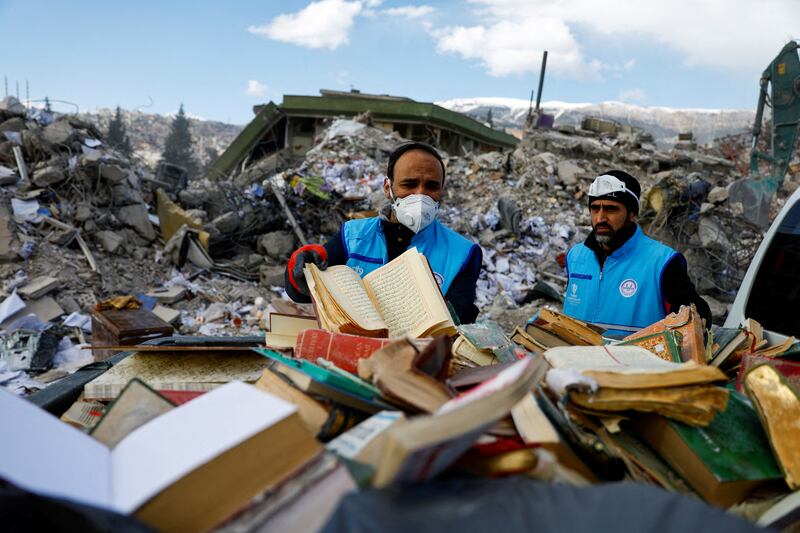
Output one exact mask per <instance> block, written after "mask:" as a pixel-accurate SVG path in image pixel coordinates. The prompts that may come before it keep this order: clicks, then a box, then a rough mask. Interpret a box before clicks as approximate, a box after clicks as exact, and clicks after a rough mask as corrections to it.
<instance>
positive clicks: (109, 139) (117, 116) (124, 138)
mask: <svg viewBox="0 0 800 533" xmlns="http://www.w3.org/2000/svg"><path fill="white" fill-rule="evenodd" d="M106 143H108V145H109V146H110V147H111V148H114V149H116V150H119V151H120V152H121V153H122V154H124V155H125V156H126V157H130V156H131V154H132V153H133V147H131V140H130V138H128V132H127V129H126V128H125V122H124V121H123V120H122V110H121V109H120V108H119V106H117V111H116V113H114V118H113V119H111V122H109V123H108V133H107V134H106Z"/></svg>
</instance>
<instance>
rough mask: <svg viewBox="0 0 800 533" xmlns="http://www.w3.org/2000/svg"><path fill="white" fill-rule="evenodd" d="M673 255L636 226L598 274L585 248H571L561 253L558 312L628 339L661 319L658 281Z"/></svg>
mask: <svg viewBox="0 0 800 533" xmlns="http://www.w3.org/2000/svg"><path fill="white" fill-rule="evenodd" d="M676 254H677V252H676V251H675V250H673V249H672V248H670V247H669V246H665V245H664V244H661V243H660V242H658V241H655V240H653V239H651V238H649V237H647V236H646V235H645V234H644V233H642V230H641V229H640V228H638V227H637V228H636V232H635V233H634V234H633V236H632V237H631V238H630V239H628V240H627V241H626V242H625V244H623V245H622V246H620V247H619V248H618V249H616V250H614V251H613V252H612V253H611V255H609V256H608V257H607V258H606V260H605V263H604V264H603V268H602V270H601V269H600V263H599V262H598V261H597V257H596V256H595V254H594V252H593V251H592V250H591V249H590V248H589V247H587V246H586V245H585V244H583V243H581V244H578V245H576V246H573V247H572V249H571V250H570V251H569V253H568V254H567V273H568V276H569V283H568V284H567V293H566V295H565V297H564V313H565V314H567V315H569V316H572V317H575V318H577V319H579V320H584V321H586V322H592V323H595V324H599V325H602V326H603V327H605V328H606V329H608V330H609V331H608V333H610V334H612V335H629V334H630V333H631V331H634V330H636V329H640V328H643V327H645V326H649V325H650V324H652V323H653V322H657V321H659V320H661V319H662V318H664V316H666V311H665V308H664V299H663V297H662V294H661V277H662V274H663V273H664V268H665V267H666V266H667V264H668V263H669V262H670V260H671V259H672V258H673V257H674V256H675V255H676ZM614 326H619V327H620V328H622V329H615V328H614ZM626 328H627V329H626Z"/></svg>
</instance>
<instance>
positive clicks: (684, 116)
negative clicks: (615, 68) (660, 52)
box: [436, 97, 755, 144]
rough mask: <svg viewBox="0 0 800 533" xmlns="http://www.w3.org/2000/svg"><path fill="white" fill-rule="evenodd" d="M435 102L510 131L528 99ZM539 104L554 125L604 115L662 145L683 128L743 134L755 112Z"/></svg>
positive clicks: (701, 133) (704, 138) (703, 138)
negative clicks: (552, 117) (648, 135)
mask: <svg viewBox="0 0 800 533" xmlns="http://www.w3.org/2000/svg"><path fill="white" fill-rule="evenodd" d="M436 104H437V105H440V106H442V107H444V108H447V109H451V110H453V111H458V112H460V113H464V114H466V115H469V116H471V117H473V118H476V119H478V120H481V121H486V118H487V115H488V113H489V110H491V112H492V115H491V117H492V123H493V125H494V127H495V128H505V129H506V130H507V131H509V132H510V133H513V132H514V131H515V130H521V129H522V127H523V125H524V124H525V117H526V116H527V114H528V107H529V102H528V100H522V99H516V98H498V97H484V98H455V99H452V100H446V101H443V102H436ZM541 107H542V108H543V109H544V111H545V112H546V113H549V114H552V115H555V117H556V122H555V123H556V125H562V124H565V125H572V126H578V125H580V123H581V120H582V119H583V118H584V117H586V116H593V117H601V118H607V119H612V120H615V121H617V122H619V123H621V124H629V125H631V126H637V127H640V128H642V129H644V130H645V131H647V132H649V133H651V134H652V135H653V137H654V138H655V140H656V142H658V143H662V144H667V143H674V142H675V140H676V139H677V136H678V133H681V132H687V131H691V132H692V133H694V138H695V141H696V142H698V143H707V142H709V141H711V140H712V139H715V138H717V137H723V136H725V135H731V134H737V133H744V132H745V131H748V130H749V129H750V128H751V127H752V125H753V119H754V118H755V111H754V110H748V109H673V108H669V107H644V106H639V105H633V104H626V103H622V102H603V103H600V104H574V103H567V102H558V101H549V102H542V104H541Z"/></svg>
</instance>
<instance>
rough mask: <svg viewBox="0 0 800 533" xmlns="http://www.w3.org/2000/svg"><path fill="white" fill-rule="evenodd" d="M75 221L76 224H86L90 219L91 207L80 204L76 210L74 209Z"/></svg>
mask: <svg viewBox="0 0 800 533" xmlns="http://www.w3.org/2000/svg"><path fill="white" fill-rule="evenodd" d="M74 218H75V220H77V221H78V222H86V221H87V220H89V219H90V218H92V206H90V205H86V204H81V205H79V206H78V207H77V208H75V215H74Z"/></svg>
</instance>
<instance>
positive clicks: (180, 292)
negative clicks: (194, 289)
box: [147, 285, 186, 304]
mask: <svg viewBox="0 0 800 533" xmlns="http://www.w3.org/2000/svg"><path fill="white" fill-rule="evenodd" d="M147 296H150V297H152V298H155V299H156V301H158V302H159V303H162V304H173V303H175V302H179V301H181V300H183V299H185V298H186V289H184V288H183V287H181V286H180V285H173V286H172V287H163V288H158V289H153V290H151V291H150V292H148V293H147Z"/></svg>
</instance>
